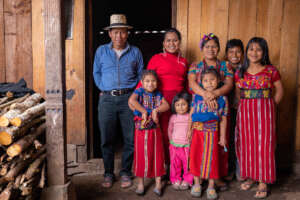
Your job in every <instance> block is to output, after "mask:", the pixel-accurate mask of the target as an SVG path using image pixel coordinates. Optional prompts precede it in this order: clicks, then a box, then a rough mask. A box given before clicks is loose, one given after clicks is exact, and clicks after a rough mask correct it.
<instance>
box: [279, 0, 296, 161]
mask: <svg viewBox="0 0 300 200" xmlns="http://www.w3.org/2000/svg"><path fill="white" fill-rule="evenodd" d="M283 9H284V10H283V13H284V16H283V22H282V30H281V50H280V73H281V76H282V82H283V86H284V89H285V95H284V98H283V101H282V102H281V103H280V108H279V110H280V115H279V127H278V129H279V131H278V133H279V138H278V143H279V145H281V146H284V147H285V148H282V149H281V150H283V151H280V153H281V155H282V156H280V158H281V159H282V162H283V163H286V164H288V161H290V159H291V156H292V155H293V154H292V152H291V151H292V150H293V146H294V144H295V135H294V133H295V127H296V122H295V119H296V106H297V105H296V102H297V64H298V63H297V62H298V53H299V46H298V45H299V43H298V41H299V24H300V12H299V10H300V1H298V0H285V1H284V8H283ZM298 78H299V77H298ZM298 98H299V93H298ZM298 106H299V105H298ZM299 114H300V113H298V115H299ZM297 135H298V137H299V130H298V134H297Z"/></svg>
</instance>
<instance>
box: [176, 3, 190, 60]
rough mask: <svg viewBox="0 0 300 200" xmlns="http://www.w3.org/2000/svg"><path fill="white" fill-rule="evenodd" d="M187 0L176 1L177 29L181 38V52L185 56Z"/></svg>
mask: <svg viewBox="0 0 300 200" xmlns="http://www.w3.org/2000/svg"><path fill="white" fill-rule="evenodd" d="M188 8H189V0H177V26H176V27H177V29H178V30H179V31H180V33H181V36H182V41H181V52H182V54H183V56H186V55H187V41H188Z"/></svg>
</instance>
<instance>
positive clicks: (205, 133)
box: [189, 122, 221, 179]
mask: <svg viewBox="0 0 300 200" xmlns="http://www.w3.org/2000/svg"><path fill="white" fill-rule="evenodd" d="M197 123H200V122H197ZM201 124H203V123H201ZM215 124H216V127H215V128H213V129H204V130H199V129H196V128H193V137H192V143H191V149H190V162H189V164H190V166H189V167H190V172H191V173H192V174H193V175H194V176H199V177H201V178H203V179H218V178H220V173H219V148H221V146H220V145H219V144H218V142H219V132H218V128H217V126H218V124H217V122H215ZM193 127H194V125H193Z"/></svg>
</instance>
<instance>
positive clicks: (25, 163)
mask: <svg viewBox="0 0 300 200" xmlns="http://www.w3.org/2000/svg"><path fill="white" fill-rule="evenodd" d="M45 151H46V147H45V146H44V147H43V148H41V149H39V150H38V151H37V152H36V153H34V154H33V155H32V156H31V158H30V159H27V160H23V161H21V162H18V164H17V165H16V166H15V167H14V168H11V169H10V170H9V172H8V173H7V174H6V175H5V176H4V177H5V179H6V180H7V181H12V180H14V179H15V177H16V176H17V175H18V174H19V172H20V171H21V170H23V169H24V168H26V167H27V166H28V165H29V164H30V163H32V162H33V161H34V160H35V159H37V158H38V157H39V156H40V155H41V154H43V153H44V152H45Z"/></svg>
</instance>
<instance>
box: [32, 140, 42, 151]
mask: <svg viewBox="0 0 300 200" xmlns="http://www.w3.org/2000/svg"><path fill="white" fill-rule="evenodd" d="M33 144H34V148H35V149H37V150H38V149H40V148H42V146H43V144H42V143H41V142H40V141H38V140H34V141H33Z"/></svg>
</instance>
